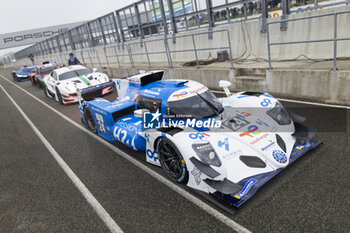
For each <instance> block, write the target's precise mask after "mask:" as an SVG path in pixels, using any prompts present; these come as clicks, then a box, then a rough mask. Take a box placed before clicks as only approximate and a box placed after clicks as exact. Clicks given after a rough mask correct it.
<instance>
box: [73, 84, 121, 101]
mask: <svg viewBox="0 0 350 233" xmlns="http://www.w3.org/2000/svg"><path fill="white" fill-rule="evenodd" d="M113 86H114V83H113V81H109V82H106V83H102V84H99V85H96V86H92V87H86V88H84V89H77V93H78V97H79V104H81V100H82V99H83V100H91V99H94V98H95V97H97V96H102V95H104V93H103V91H104V90H105V89H106V88H108V87H113Z"/></svg>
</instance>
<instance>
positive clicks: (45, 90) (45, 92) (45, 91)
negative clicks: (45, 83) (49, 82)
mask: <svg viewBox="0 0 350 233" xmlns="http://www.w3.org/2000/svg"><path fill="white" fill-rule="evenodd" d="M43 91H44V94H45V96H46V97H49V95H48V94H47V89H46V87H44V88H43Z"/></svg>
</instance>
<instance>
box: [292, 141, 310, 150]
mask: <svg viewBox="0 0 350 233" xmlns="http://www.w3.org/2000/svg"><path fill="white" fill-rule="evenodd" d="M312 144H313V143H312V142H308V143H306V144H305V145H298V146H296V147H295V148H297V149H298V150H302V149H304V148H308V147H310V146H312Z"/></svg>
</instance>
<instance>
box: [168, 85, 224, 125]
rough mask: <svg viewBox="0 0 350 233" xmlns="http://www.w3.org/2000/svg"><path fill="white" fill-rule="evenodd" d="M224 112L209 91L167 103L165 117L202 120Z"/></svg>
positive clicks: (217, 100)
mask: <svg viewBox="0 0 350 233" xmlns="http://www.w3.org/2000/svg"><path fill="white" fill-rule="evenodd" d="M223 111H224V108H223V107H222V104H221V103H220V101H219V99H218V98H216V96H215V95H213V93H211V92H210V91H209V90H207V91H205V92H203V93H196V95H194V96H192V97H189V98H186V99H183V100H176V101H169V102H168V103H167V115H168V116H172V117H175V118H194V119H204V118H208V117H212V116H216V115H218V114H220V113H222V112H223ZM183 116H186V117H183Z"/></svg>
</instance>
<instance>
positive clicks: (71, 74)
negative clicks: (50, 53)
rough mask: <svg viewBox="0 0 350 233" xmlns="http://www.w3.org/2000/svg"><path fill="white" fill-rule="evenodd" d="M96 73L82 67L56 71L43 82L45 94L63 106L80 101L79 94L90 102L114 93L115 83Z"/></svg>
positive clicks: (102, 74) (69, 67) (75, 66)
mask: <svg viewBox="0 0 350 233" xmlns="http://www.w3.org/2000/svg"><path fill="white" fill-rule="evenodd" d="M96 71H97V69H95V68H94V69H93V71H92V72H91V71H90V70H89V69H87V68H86V67H84V66H81V65H74V66H68V67H63V68H59V69H56V70H54V71H52V72H51V74H50V75H47V76H46V77H45V78H44V79H43V80H42V86H43V90H44V93H45V95H46V96H48V97H51V98H54V99H55V100H56V101H58V102H59V103H61V104H68V103H75V102H78V101H79V98H78V92H80V93H82V97H83V98H84V99H86V100H88V99H92V98H94V97H96V96H102V95H105V94H107V93H110V92H111V91H113V86H114V84H113V81H110V80H109V78H108V76H107V75H106V74H104V73H100V72H96Z"/></svg>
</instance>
